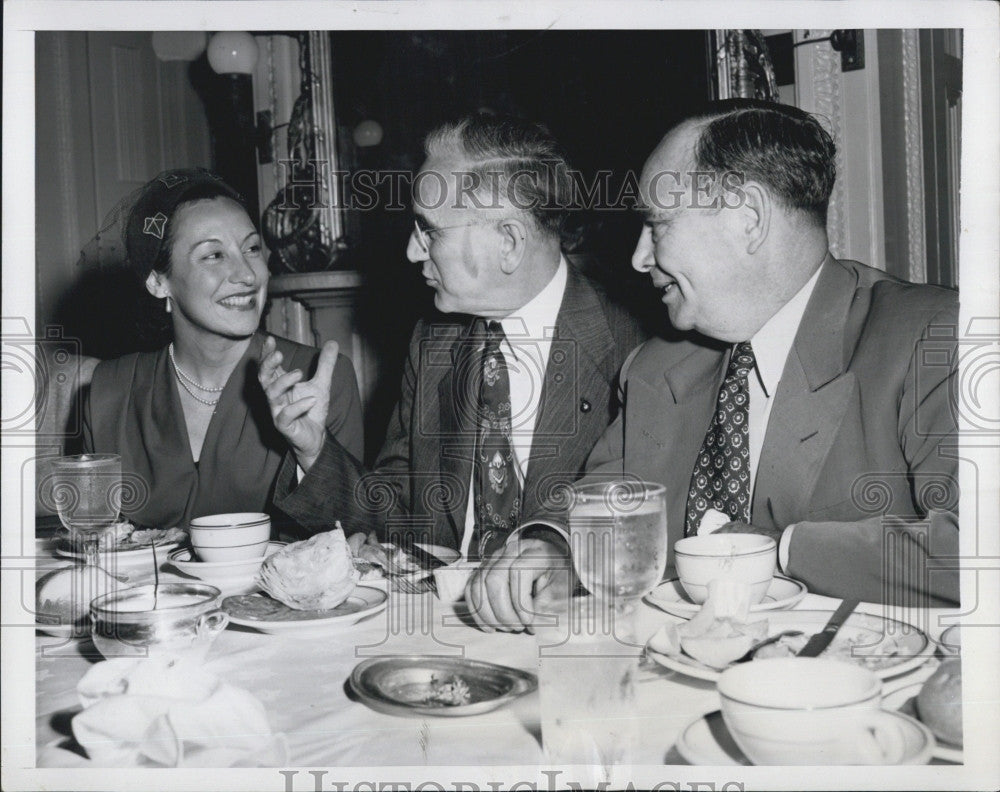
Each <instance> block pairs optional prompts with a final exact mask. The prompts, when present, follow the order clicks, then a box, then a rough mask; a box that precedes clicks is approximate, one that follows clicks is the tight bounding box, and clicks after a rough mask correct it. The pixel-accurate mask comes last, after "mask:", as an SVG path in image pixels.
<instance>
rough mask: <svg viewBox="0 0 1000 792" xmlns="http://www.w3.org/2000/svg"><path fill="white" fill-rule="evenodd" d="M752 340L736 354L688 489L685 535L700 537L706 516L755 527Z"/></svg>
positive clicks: (731, 360)
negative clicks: (752, 509) (721, 515)
mask: <svg viewBox="0 0 1000 792" xmlns="http://www.w3.org/2000/svg"><path fill="white" fill-rule="evenodd" d="M756 365H757V364H756V361H755V360H754V356H753V349H752V348H751V346H750V342H749V341H741V342H740V343H739V344H737V345H736V346H735V348H734V349H733V354H732V357H730V359H729V367H728V368H727V369H726V378H725V379H724V380H723V382H722V387H721V388H719V396H718V398H717V399H716V402H715V414H714V415H713V416H712V423H711V424H710V425H709V427H708V432H707V433H706V434H705V439H704V441H703V442H702V444H701V451H699V452H698V460H697V461H696V462H695V465H694V472H693V473H692V474H691V488H690V489H689V490H688V500H687V519H686V522H685V525H684V535H685V536H693V535H694V534H696V533H698V526H699V525H700V524H701V520H702V518H703V517H704V516H705V512H706V511H708V510H709V509H716V510H717V511H720V512H723V513H724V514H727V515H729V519H730V520H736V521H739V522H745V523H749V522H750V442H749V441H750V420H749V412H750V392H749V387H748V385H747V376H748V375H749V374H750V372H751V371H753V369H754V366H756Z"/></svg>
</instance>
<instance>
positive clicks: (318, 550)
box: [257, 528, 360, 610]
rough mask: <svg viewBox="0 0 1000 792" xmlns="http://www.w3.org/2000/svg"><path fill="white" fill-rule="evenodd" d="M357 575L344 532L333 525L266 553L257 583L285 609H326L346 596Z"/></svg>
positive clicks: (352, 586) (355, 582)
mask: <svg viewBox="0 0 1000 792" xmlns="http://www.w3.org/2000/svg"><path fill="white" fill-rule="evenodd" d="M359 577H360V573H359V572H358V571H357V570H356V569H355V568H354V559H353V557H352V555H351V550H350V548H349V547H348V545H347V540H346V539H345V538H344V532H343V531H342V530H341V529H339V528H337V529H335V530H333V531H327V532H325V533H321V534H316V535H315V536H314V537H312V538H311V539H306V540H305V541H303V542H295V543H293V544H290V545H288V546H287V547H284V548H282V549H281V550H279V551H278V552H276V553H273V554H272V555H270V556H268V557H267V558H266V559H265V560H264V563H263V564H262V565H261V567H260V572H258V573H257V584H258V585H259V586H260V587H261V588H262V589H263V590H264V591H266V592H267V593H268V594H270V595H271V596H272V597H274V599H276V600H278V601H279V602H283V603H284V604H285V605H287V606H288V607H289V608H294V609H296V610H329V609H331V608H336V607H337V606H338V605H339V604H340V603H341V602H343V601H344V600H346V599H347V598H348V597H349V596H350V594H351V592H352V591H354V587H355V585H356V584H357V582H358V578H359Z"/></svg>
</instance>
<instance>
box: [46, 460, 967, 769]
mask: <svg viewBox="0 0 1000 792" xmlns="http://www.w3.org/2000/svg"><path fill="white" fill-rule="evenodd" d="M80 467H81V466H79V465H78V466H77V471H76V472H75V473H74V475H76V476H77V477H78V478H79V476H87V475H91V476H92V475H93V466H89V467H88V466H86V465H84V466H82V469H83V470H84V471H85V473H80V472H79V470H80ZM100 475H101V476H102V477H104V478H110V480H111V483H107V482H105V484H104V486H105V494H104V495H103V496H102V498H104V500H102V501H101V503H102V504H103V506H102V510H94V509H92V510H91V514H90V516H86V515H81V514H80V513H78V512H79V508H78V507H76V506H73V505H72V504H74V503H77V504H78V503H80V502H82V501H80V500H79V499H74V498H66V499H65V503H66V505H65V507H64V508H62V509H61V510H60V511H59V516H60V520H61V522H62V524H63V526H64V528H65V529H66V530H67V531H68V532H69V535H70V536H75V535H77V534H79V535H83V534H86V535H87V536H88V540H87V544H86V546H85V547H84V549H85V551H86V552H85V553H84V554H83V558H81V559H78V558H73V557H69V556H67V555H66V554H65V552H63V553H59V552H58V548H60V547H62V548H64V549H65V547H66V544H67V541H66V540H67V538H68V537H67V536H65V535H60V536H58V537H56V538H55V540H53V538H52V537H44V538H43V539H42V540H41V542H40V543H39V554H40V560H41V561H43V562H44V563H41V564H40V567H43V568H44V567H51V568H50V569H45V570H44V573H43V574H42V575H41V576H40V577H39V580H38V585H37V591H36V593H37V603H38V618H37V625H36V626H37V628H38V629H37V637H36V646H37V652H36V686H37V687H36V740H37V752H38V753H37V762H38V766H39V767H74V766H80V767H87V766H93V767H121V766H153V767H156V766H160V767H164V766H166V767H182V766H201V767H213V766H214V767H229V766H233V767H252V766H257V767H279V766H283V765H286V764H287V765H291V766H310V765H314V766H325V765H339V766H374V765H385V766H392V765H427V766H432V765H433V766H462V765H477V766H486V765H524V764H535V765H540V764H549V765H553V766H563V765H576V766H585V767H589V768H591V773H592V779H591V780H592V781H593V782H594V783H595V784H599V783H600V782H601V781H602V780H606V779H608V778H610V776H611V772H612V769H613V768H614V767H616V766H621V765H630V764H631V765H670V764H695V765H723V766H725V765H750V764H762V765H790V764H873V765H901V764H924V763H935V764H945V763H953V764H954V763H961V762H962V751H961V667H960V664H959V657H960V651H961V648H960V647H961V642H960V633H959V629H958V627H957V624H954V623H955V622H956V621H957V619H956V618H952V619H950V622H951V623H952V624H953V626H950V627H949V626H948V624H947V623H946V622H948V621H949V619H948V618H947V617H948V616H949V615H951V614H949V612H947V611H944V610H929V609H916V608H909V609H901V608H889V607H887V606H884V605H878V604H873V603H857V602H854V601H850V600H848V601H844V602H841V601H839V600H837V599H835V598H831V597H826V596H822V595H819V594H815V593H811V592H809V591H808V589H807V587H806V586H805V584H803V583H802V582H801V581H797V580H793V579H792V578H789V577H787V576H784V575H782V574H781V573H780V571H778V569H777V560H776V556H777V553H776V548H775V546H774V545H775V543H774V540H773V539H769V538H767V537H762V536H756V535H750V534H708V535H704V536H691V537H686V538H684V539H682V540H680V541H678V542H677V543H676V545H675V547H674V548H673V558H674V561H675V564H674V566H672V567H671V568H669V569H668V568H667V566H666V564H667V557H668V548H667V531H666V509H665V503H664V492H663V487H661V486H659V485H654V484H645V483H636V482H610V483H603V484H598V485H584V486H578V487H577V488H576V490H575V491H574V499H573V503H572V505H571V506H570V509H569V520H568V531H567V537H568V542H569V548H570V556H571V563H572V565H573V567H574V570H575V572H576V576H577V578H578V580H579V581H580V585H579V586H578V587H577V591H576V596H573V597H571V598H569V599H565V600H563V601H562V602H559V603H556V604H555V605H553V606H551V607H549V608H548V609H547V611H546V612H544V613H537V614H536V621H535V624H534V626H533V627H534V628H533V630H532V631H529V632H522V633H505V632H488V631H483V630H480V629H477V627H476V626H475V622H474V620H473V619H472V618H471V616H470V614H469V612H468V605H467V603H466V602H465V599H464V597H463V596H462V594H463V591H464V588H465V583H466V581H467V580H468V578H469V576H470V575H471V574H472V573H473V572H474V570H475V568H476V565H475V563H473V562H469V561H467V560H465V559H462V558H461V557H460V556H459V554H458V553H457V552H456V551H454V550H451V549H449V548H442V547H437V546H434V545H427V544H424V545H420V546H419V547H417V548H414V547H412V546H410V547H398V546H396V545H393V544H391V543H382V542H379V541H377V540H376V539H375V537H374V533H373V532H367V533H360V534H354V535H352V536H350V537H347V536H345V535H344V532H343V531H342V530H341V529H340V528H339V526H331V527H330V530H329V531H325V532H321V533H318V534H316V535H315V536H313V537H312V538H310V539H307V540H304V541H300V542H288V543H286V542H281V541H277V540H276V539H275V538H274V537H273V536H272V533H271V525H270V520H269V519H268V518H267V515H264V514H255V513H239V514H227V515H206V516H204V517H202V518H197V519H195V520H193V521H192V524H191V525H189V526H182V527H175V526H170V527H168V528H170V529H172V530H173V529H176V530H178V531H179V533H176V532H175V533H162V534H157V535H156V536H152V537H150V538H149V544H148V547H143V553H144V554H146V555H147V557H146V560H145V561H144V562H143V563H138V562H135V563H133V562H132V559H129V558H128V557H127V554H128V553H130V552H133V553H134V552H136V549H137V548H136V547H128V544H129V542H128V541H125V542H121V541H119V540H117V539H116V540H115V541H114V542H106V543H105V544H104V545H101V544H100V540H101V537H102V536H103V535H108V534H112V533H115V532H117V533H119V534H120V535H121V536H123V537H126V539H127V538H128V537H131V536H133V535H135V534H136V533H137V532H138V531H139V530H140V529H133V530H132V531H127V530H125V529H122V528H115V527H114V526H117V525H119V521H118V510H117V508H116V504H115V500H114V497H113V496H109V495H107V492H108V491H111V490H113V489H114V487H113V486H112V485H113V481H114V466H113V464H112V465H111V470H110V472H109V470H108V468H107V467H105V468H102V469H101V472H100ZM118 476H119V477H120V472H119V473H118ZM74 486H77V487H79V486H80V485H79V483H77V484H75V485H74ZM86 486H90V485H89V484H87V485H86ZM86 486H85V487H84V488H86ZM97 511H100V513H99V514H98V513H96V512H97ZM162 530H164V531H165V530H166V528H165V529H162ZM95 538H96V540H97V542H96V545H95V543H94V542H93V541H92V540H93V539H95ZM140 540H144V537H143V536H141V535H140V536H137V537H136V540H135V541H133V542H132V544H133V545H134V544H136V543H137V542H138V541H140ZM161 542H162V543H161ZM116 547H122V548H125V549H122V550H118V549H116ZM118 553H121V554H122V555H123V556H124V557H119V556H118V555H117V554H118ZM81 560H82V561H83V563H80V562H81ZM53 580H54V581H55V582H53ZM83 600H85V603H84V602H83ZM838 606H839V607H838ZM946 628H947V629H946ZM820 644H822V646H820ZM125 726H127V728H125Z"/></svg>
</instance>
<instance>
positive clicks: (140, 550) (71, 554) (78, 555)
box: [55, 539, 180, 568]
mask: <svg viewBox="0 0 1000 792" xmlns="http://www.w3.org/2000/svg"><path fill="white" fill-rule="evenodd" d="M178 547H180V542H167V543H166V544H161V545H159V544H158V545H157V546H156V558H157V559H158V560H159V562H160V564H161V565H162V564H164V563H166V561H167V556H169V555H170V553H171V552H172V551H174V550H176V549H177V548H178ZM55 554H56V555H57V556H59V557H60V558H73V559H76V560H78V561H85V560H86V556H85V555H84V552H83V551H82V550H77V549H76V548H75V547H73V545H71V544H70V543H69V542H67V541H66V540H65V539H61V540H59V543H58V544H56V549H55ZM100 557H101V559H102V561H101V566H105V567H109V568H110V567H113V566H115V565H118V566H138V565H140V564H149V565H152V563H153V548H152V546H149V545H147V546H145V547H136V548H134V549H132V550H101V552H100Z"/></svg>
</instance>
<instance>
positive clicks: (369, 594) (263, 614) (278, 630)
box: [222, 586, 389, 636]
mask: <svg viewBox="0 0 1000 792" xmlns="http://www.w3.org/2000/svg"><path fill="white" fill-rule="evenodd" d="M388 598H389V596H388V594H386V593H385V592H384V591H380V590H379V589H377V588H374V587H372V586H356V587H355V589H354V591H352V592H351V595H350V596H349V597H348V598H347V599H346V600H344V601H343V602H342V603H340V604H339V605H338V606H337V607H336V608H330V609H329V610H296V609H294V608H289V607H288V606H287V605H285V604H283V603H281V602H278V600H276V599H272V598H271V597H268V596H267V595H265V594H238V595H235V596H230V597H226V598H225V599H224V600H222V609H223V610H224V611H225V612H226V613H227V614H229V621H230V622H232V623H233V624H240V625H243V626H244V627H253V628H254V629H255V630H260V631H261V632H265V633H270V634H271V635H280V634H283V633H295V635H296V636H308V635H322V634H325V633H327V632H330V631H331V630H334V629H339V628H343V627H349V626H351V625H352V624H356V623H357V622H359V621H361V620H362V619H364V618H365V617H367V616H371V615H373V614H375V613H378V612H379V611H381V610H383V609H384V608H385V603H386V600H387V599H388Z"/></svg>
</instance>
